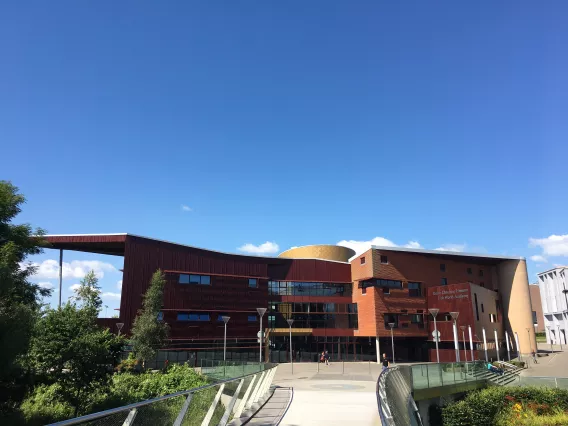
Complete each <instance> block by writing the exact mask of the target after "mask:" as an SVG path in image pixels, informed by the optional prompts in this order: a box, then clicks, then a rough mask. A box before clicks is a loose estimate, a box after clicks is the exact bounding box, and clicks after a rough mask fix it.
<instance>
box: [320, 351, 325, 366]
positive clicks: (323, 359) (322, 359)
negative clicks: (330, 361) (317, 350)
mask: <svg viewBox="0 0 568 426" xmlns="http://www.w3.org/2000/svg"><path fill="white" fill-rule="evenodd" d="M320 362H321V363H322V364H323V363H324V362H325V353H324V352H322V353H321V355H320Z"/></svg>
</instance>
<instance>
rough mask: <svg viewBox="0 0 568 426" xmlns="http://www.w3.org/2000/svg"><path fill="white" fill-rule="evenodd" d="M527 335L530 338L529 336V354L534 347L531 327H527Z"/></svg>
mask: <svg viewBox="0 0 568 426" xmlns="http://www.w3.org/2000/svg"><path fill="white" fill-rule="evenodd" d="M527 334H528V336H529V349H530V351H529V352H532V345H531V329H530V327H527ZM535 352H536V351H535Z"/></svg>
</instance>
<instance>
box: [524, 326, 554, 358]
mask: <svg viewBox="0 0 568 426" xmlns="http://www.w3.org/2000/svg"><path fill="white" fill-rule="evenodd" d="M546 329H547V330H548V338H549V339H550V350H551V351H552V352H554V346H552V333H551V332H550V326H549V325H547V326H546ZM529 342H530V341H529Z"/></svg>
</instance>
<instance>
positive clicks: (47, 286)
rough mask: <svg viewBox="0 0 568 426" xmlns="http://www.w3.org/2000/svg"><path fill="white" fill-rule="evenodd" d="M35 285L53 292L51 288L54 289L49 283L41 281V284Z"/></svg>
mask: <svg viewBox="0 0 568 426" xmlns="http://www.w3.org/2000/svg"><path fill="white" fill-rule="evenodd" d="M37 285H39V286H40V287H41V288H46V289H48V290H53V288H54V287H55V286H54V285H53V284H51V283H50V282H49V281H42V282H39V283H37Z"/></svg>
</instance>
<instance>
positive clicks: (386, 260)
mask: <svg viewBox="0 0 568 426" xmlns="http://www.w3.org/2000/svg"><path fill="white" fill-rule="evenodd" d="M380 261H381V264H382V265H388V264H389V257H388V256H387V255H386V254H381V255H380Z"/></svg>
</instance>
